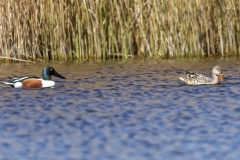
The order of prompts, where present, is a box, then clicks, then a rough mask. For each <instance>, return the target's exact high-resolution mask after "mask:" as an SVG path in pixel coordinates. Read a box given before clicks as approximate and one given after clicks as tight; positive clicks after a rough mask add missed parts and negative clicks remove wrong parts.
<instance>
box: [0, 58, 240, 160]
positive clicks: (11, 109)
mask: <svg viewBox="0 0 240 160" xmlns="http://www.w3.org/2000/svg"><path fill="white" fill-rule="evenodd" d="M216 64H218V65H220V66H222V68H223V74H224V75H225V77H226V78H227V80H228V81H227V82H225V83H222V84H221V85H201V86H188V85H186V84H184V83H183V82H181V81H180V80H178V77H179V76H184V74H185V72H184V71H185V70H192V71H197V72H201V73H203V74H206V75H209V76H210V75H211V69H212V67H213V66H214V65H216ZM50 65H51V66H53V67H54V68H55V69H56V70H57V71H58V73H60V74H62V75H63V76H65V77H66V78H67V79H66V80H60V79H57V78H53V79H54V80H55V81H56V83H57V86H56V87H55V88H44V89H15V88H11V87H9V86H7V85H4V84H2V85H0V90H1V94H0V106H1V107H0V159H2V160H13V159H17V160H26V159H31V160H43V159H44V160H56V159H58V160H61V159H63V160H65V159H66V160H79V159H81V160H105V159H109V160H136V159H137V160H150V159H151V160H183V159H184V160H193V159H194V160H206V159H207V160H215V159H217V160H220V159H221V160H230V159H231V160H238V159H239V157H240V152H239V151H240V134H239V133H240V105H239V100H240V76H239V73H240V67H239V63H238V60H234V59H233V60H228V59H217V60H129V61H126V62H122V61H116V62H104V63H103V62H95V63H84V64H69V63H66V64H65V63H63V64H58V63H53V64H50ZM16 66H18V67H16ZM19 66H20V67H19ZM44 66H45V64H37V65H32V64H28V65H23V64H18V65H16V64H10V65H6V64H2V66H1V68H2V69H1V70H2V71H5V72H4V73H3V74H2V75H1V77H0V78H1V80H2V81H3V80H4V79H5V78H7V77H8V76H11V74H14V75H20V74H25V73H26V72H29V73H30V74H36V75H40V76H41V70H42V68H43V67H44ZM27 68H34V69H30V70H29V69H28V70H27Z"/></svg>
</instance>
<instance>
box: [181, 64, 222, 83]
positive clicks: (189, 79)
mask: <svg viewBox="0 0 240 160" xmlns="http://www.w3.org/2000/svg"><path fill="white" fill-rule="evenodd" d="M186 74H187V76H186V78H183V77H179V79H180V80H182V81H184V82H186V84H188V85H200V84H219V81H218V78H219V79H220V80H222V81H226V79H225V77H224V76H223V74H222V69H221V67H220V66H218V65H217V66H214V67H213V69H212V78H209V77H207V76H205V75H202V74H199V73H192V72H188V71H187V72H186Z"/></svg>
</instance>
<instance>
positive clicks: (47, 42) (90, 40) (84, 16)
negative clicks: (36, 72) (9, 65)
mask: <svg viewBox="0 0 240 160" xmlns="http://www.w3.org/2000/svg"><path fill="white" fill-rule="evenodd" d="M0 17H1V18H0V36H1V38H0V55H1V56H2V58H3V57H11V58H17V59H22V60H30V61H31V60H33V61H35V60H41V61H48V60H74V59H78V60H83V59H84V60H88V59H92V58H94V59H103V60H104V59H109V58H124V59H127V58H129V57H133V56H135V55H137V56H150V57H154V56H157V57H159V56H160V57H212V56H217V55H224V56H225V55H238V54H239V53H240V1H239V0H196V1H188V0H181V1H180V0H169V1H163V0H148V1H147V2H146V1H143V0H142V1H141V0H110V1H105V0H88V1H85V0H41V1H40V0H34V1H31V0H2V1H1V2H0Z"/></svg>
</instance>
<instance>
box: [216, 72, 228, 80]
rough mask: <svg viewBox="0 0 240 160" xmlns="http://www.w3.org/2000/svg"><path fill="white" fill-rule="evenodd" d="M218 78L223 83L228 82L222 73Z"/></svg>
mask: <svg viewBox="0 0 240 160" xmlns="http://www.w3.org/2000/svg"><path fill="white" fill-rule="evenodd" d="M218 77H219V78H220V80H221V81H227V80H226V78H225V77H224V76H223V74H222V73H218Z"/></svg>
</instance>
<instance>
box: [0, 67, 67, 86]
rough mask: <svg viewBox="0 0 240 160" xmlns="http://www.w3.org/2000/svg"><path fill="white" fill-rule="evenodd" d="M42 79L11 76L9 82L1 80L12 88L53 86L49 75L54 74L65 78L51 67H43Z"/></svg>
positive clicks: (53, 83)
mask: <svg viewBox="0 0 240 160" xmlns="http://www.w3.org/2000/svg"><path fill="white" fill-rule="evenodd" d="M42 76H43V79H41V78H37V77H22V78H13V79H12V80H10V81H9V82H3V83H5V84H8V85H10V86H11V87H14V88H43V87H53V86H55V82H54V81H52V80H51V76H56V77H58V78H61V79H66V78H65V77H63V76H62V75H60V74H58V73H57V72H56V71H55V69H54V68H53V67H45V68H44V69H43V71H42Z"/></svg>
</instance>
